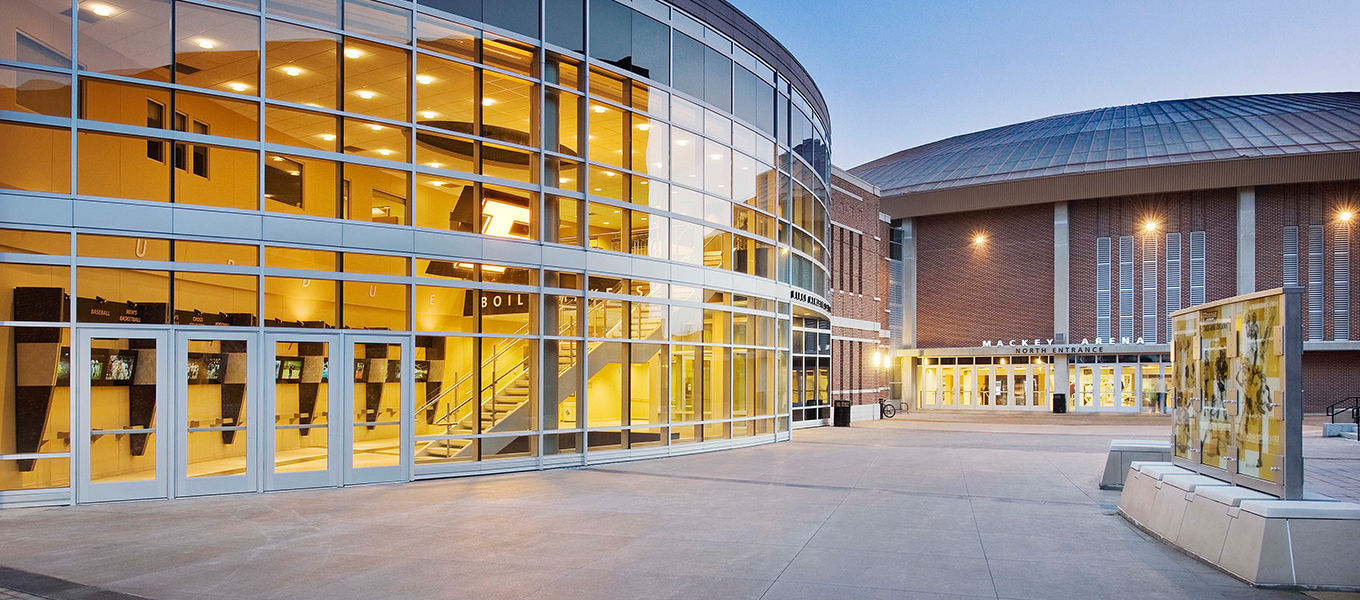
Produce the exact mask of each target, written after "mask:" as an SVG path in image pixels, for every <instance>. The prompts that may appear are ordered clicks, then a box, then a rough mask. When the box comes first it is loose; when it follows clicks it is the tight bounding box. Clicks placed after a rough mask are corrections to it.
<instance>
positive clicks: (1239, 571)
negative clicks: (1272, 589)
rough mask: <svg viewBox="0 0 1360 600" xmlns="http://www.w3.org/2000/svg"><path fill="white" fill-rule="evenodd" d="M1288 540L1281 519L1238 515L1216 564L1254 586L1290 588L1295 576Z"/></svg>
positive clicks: (1287, 526)
mask: <svg viewBox="0 0 1360 600" xmlns="http://www.w3.org/2000/svg"><path fill="white" fill-rule="evenodd" d="M1288 539H1289V525H1288V524H1287V523H1286V521H1285V520H1284V519H1267V518H1265V517H1262V516H1260V515H1255V514H1251V513H1247V512H1241V513H1238V516H1237V517H1236V518H1234V519H1233V520H1232V522H1231V523H1230V524H1229V525H1228V535H1227V536H1226V537H1225V538H1224V542H1223V553H1222V554H1221V555H1220V557H1219V562H1218V563H1217V564H1218V566H1219V567H1220V568H1222V569H1223V570H1225V571H1227V572H1229V573H1232V574H1233V575H1236V576H1238V577H1241V578H1242V579H1244V580H1246V581H1249V582H1251V583H1254V584H1258V585H1261V584H1275V585H1291V584H1292V583H1293V581H1294V573H1293V565H1292V564H1291V563H1292V561H1291V559H1290V556H1289V544H1288Z"/></svg>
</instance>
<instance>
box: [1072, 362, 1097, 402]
mask: <svg viewBox="0 0 1360 600" xmlns="http://www.w3.org/2000/svg"><path fill="white" fill-rule="evenodd" d="M1095 389H1096V370H1095V367H1093V366H1090V365H1081V366H1079V367H1078V368H1077V403H1076V406H1077V407H1078V408H1081V409H1082V410H1093V409H1094V408H1095Z"/></svg>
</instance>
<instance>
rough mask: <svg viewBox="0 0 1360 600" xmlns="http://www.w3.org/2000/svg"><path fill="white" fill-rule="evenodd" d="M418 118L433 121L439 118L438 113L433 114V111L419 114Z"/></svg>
mask: <svg viewBox="0 0 1360 600" xmlns="http://www.w3.org/2000/svg"><path fill="white" fill-rule="evenodd" d="M420 116H421V117H423V118H426V119H433V118H435V117H437V116H439V113H437V112H434V111H432V110H427V111H425V112H422V113H420Z"/></svg>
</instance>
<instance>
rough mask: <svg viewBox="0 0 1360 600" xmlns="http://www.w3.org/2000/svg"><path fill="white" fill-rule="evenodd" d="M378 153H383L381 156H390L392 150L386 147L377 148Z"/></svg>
mask: <svg viewBox="0 0 1360 600" xmlns="http://www.w3.org/2000/svg"><path fill="white" fill-rule="evenodd" d="M378 154H381V155H383V156H391V155H392V151H391V150H388V149H387V148H381V149H379V150H378Z"/></svg>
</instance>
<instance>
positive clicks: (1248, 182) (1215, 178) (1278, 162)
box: [880, 151, 1360, 219]
mask: <svg viewBox="0 0 1360 600" xmlns="http://www.w3.org/2000/svg"><path fill="white" fill-rule="evenodd" d="M1356 178H1360V151H1354V152H1325V153H1316V154H1297V155H1290V156H1274V157H1269V158H1252V159H1237V160H1224V161H1217V162H1199V163H1182V164H1176V165H1169V166H1161V167H1144V168H1138V169H1122V170H1107V171H1097V172H1093V173H1079V174H1075V175H1064V176H1061V177H1042V178H1031V179H1021V180H1017V181H1008V182H1003V183H992V184H987V185H975V186H961V187H951V188H944V189H939V190H932V191H926V192H915V193H905V194H886V195H884V196H883V198H882V200H881V208H880V210H882V211H883V212H884V213H885V214H887V215H888V216H890V217H892V218H894V219H903V218H908V217H921V216H926V215H937V214H945V213H957V212H967V211H972V210H985V209H989V208H999V207H1003V206H1021V205H1025V204H1042V203H1048V202H1058V201H1062V200H1085V199H1089V198H1109V197H1114V196H1136V195H1141V194H1156V193H1165V192H1184V191H1190V190H1204V189H1217V188H1236V187H1244V186H1255V185H1279V184H1286V183H1308V182H1314V181H1347V180H1352V179H1356Z"/></svg>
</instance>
